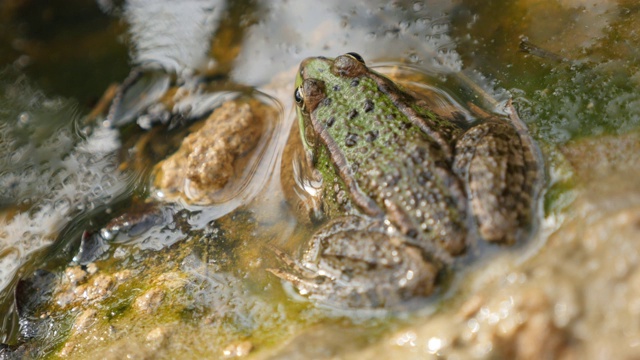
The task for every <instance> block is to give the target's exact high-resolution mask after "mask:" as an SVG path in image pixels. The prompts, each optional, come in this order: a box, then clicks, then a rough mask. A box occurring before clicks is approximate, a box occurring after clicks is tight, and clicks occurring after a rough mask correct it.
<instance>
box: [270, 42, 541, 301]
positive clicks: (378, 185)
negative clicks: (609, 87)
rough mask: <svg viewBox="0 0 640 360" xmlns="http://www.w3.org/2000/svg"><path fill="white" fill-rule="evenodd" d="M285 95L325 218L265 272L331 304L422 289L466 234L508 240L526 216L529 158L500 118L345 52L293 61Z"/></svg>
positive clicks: (527, 145)
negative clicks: (434, 94) (454, 108)
mask: <svg viewBox="0 0 640 360" xmlns="http://www.w3.org/2000/svg"><path fill="white" fill-rule="evenodd" d="M294 99H295V102H296V104H297V113H298V120H299V121H298V125H299V128H300V136H301V140H302V143H303V144H304V149H305V154H306V161H307V162H308V166H309V167H310V168H312V169H314V171H313V173H314V175H313V177H315V178H316V179H314V180H315V183H317V184H319V185H318V191H317V193H318V195H317V198H318V201H316V203H317V204H319V205H318V209H315V212H316V213H320V214H321V215H322V216H321V217H322V218H323V219H326V222H324V225H323V226H321V227H320V229H319V230H318V231H317V232H316V233H315V234H314V235H313V236H312V237H311V239H310V240H309V242H308V244H307V248H306V250H305V251H304V252H303V255H302V258H301V259H299V260H293V259H291V258H289V257H288V256H287V255H285V254H284V253H282V252H281V251H278V250H276V252H277V253H278V255H279V257H280V258H281V259H282V260H283V261H284V262H285V263H286V266H285V267H286V269H272V270H270V271H271V272H273V273H274V274H276V275H277V276H279V277H280V278H282V279H285V280H286V281H288V282H290V283H291V284H293V286H294V287H295V288H296V289H297V290H298V292H299V293H300V294H302V295H306V296H309V297H310V298H312V299H315V300H317V301H319V302H321V303H324V304H327V305H330V306H337V307H341V308H383V307H392V306H395V305H397V304H399V303H403V302H405V301H407V300H409V299H412V298H415V297H420V296H428V295H430V294H431V293H432V292H433V291H434V289H435V288H436V287H437V279H438V274H439V272H441V271H442V269H443V268H444V267H445V266H446V265H447V264H449V263H451V261H452V259H454V258H455V257H457V256H460V255H462V254H464V253H465V250H466V249H467V247H468V245H469V244H470V242H471V240H472V239H475V238H478V237H481V238H482V239H484V240H485V241H488V242H491V243H499V244H512V243H514V242H515V241H516V239H517V238H519V237H520V236H521V234H522V232H523V231H524V230H525V229H526V227H527V225H528V224H529V223H530V221H531V214H532V207H533V202H534V201H533V200H534V195H535V194H534V193H535V182H536V180H537V179H538V178H539V176H538V175H539V174H538V173H539V170H538V169H539V166H538V162H537V157H536V156H534V149H532V146H531V144H532V141H531V139H530V138H529V135H528V134H527V133H526V130H524V131H522V130H518V128H517V127H516V126H514V124H513V123H512V122H510V121H507V120H505V119H502V118H500V117H498V116H495V115H487V114H484V118H483V119H480V120H477V121H474V122H473V123H469V122H468V121H466V119H464V118H462V119H461V116H459V114H456V113H451V116H446V115H443V114H442V112H437V111H436V110H434V109H433V108H432V107H431V106H430V102H429V101H428V100H427V99H421V98H420V97H419V96H418V95H417V94H415V93H413V92H411V91H409V90H408V89H404V88H402V87H401V86H400V85H398V84H396V83H394V82H393V81H392V80H390V79H389V78H387V77H385V76H383V75H381V74H379V73H377V72H375V71H373V70H371V69H369V68H368V67H367V65H366V64H365V61H364V60H363V59H362V57H361V56H360V55H358V54H356V53H347V54H345V55H342V56H338V57H337V58H335V59H329V58H325V57H316V58H308V59H306V60H304V61H303V62H302V64H301V65H300V70H299V73H298V76H297V79H296V90H295V93H294ZM474 236H475V237H474Z"/></svg>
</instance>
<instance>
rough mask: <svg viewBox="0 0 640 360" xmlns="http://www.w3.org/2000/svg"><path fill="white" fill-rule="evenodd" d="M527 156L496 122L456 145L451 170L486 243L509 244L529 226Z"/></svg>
mask: <svg viewBox="0 0 640 360" xmlns="http://www.w3.org/2000/svg"><path fill="white" fill-rule="evenodd" d="M525 135H526V134H525ZM525 135H523V136H525ZM526 136H528V135H526ZM530 150H531V149H529V145H528V143H527V140H526V139H523V138H522V137H521V135H520V134H519V132H518V131H517V130H516V129H515V128H514V127H513V126H512V125H511V124H510V123H508V122H506V121H502V120H500V119H497V118H493V119H489V120H487V121H485V122H483V123H480V124H478V125H476V126H474V127H472V128H470V129H469V130H467V131H466V132H465V133H464V134H463V135H462V137H461V138H460V139H459V140H458V142H457V144H456V147H455V157H454V163H453V169H454V171H455V172H456V174H458V176H460V178H461V179H463V182H464V183H465V184H466V187H467V193H468V196H469V199H470V203H471V211H472V212H473V215H474V217H475V219H476V222H477V225H478V231H479V232H480V235H481V236H482V237H483V238H484V239H485V240H487V241H490V242H496V243H506V244H511V243H513V242H515V241H516V238H517V237H518V230H519V229H521V228H522V227H523V226H525V225H527V224H528V223H529V222H530V220H531V212H532V209H531V206H532V201H533V200H532V198H533V196H534V188H533V183H532V181H533V180H532V179H531V174H530V171H531V158H532V155H531V151H530ZM534 175H535V174H534ZM534 177H535V176H534Z"/></svg>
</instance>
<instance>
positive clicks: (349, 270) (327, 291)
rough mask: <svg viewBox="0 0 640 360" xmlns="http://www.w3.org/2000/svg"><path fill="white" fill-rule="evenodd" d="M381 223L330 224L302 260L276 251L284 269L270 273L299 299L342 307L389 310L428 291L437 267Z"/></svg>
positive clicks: (338, 221) (348, 221)
mask: <svg viewBox="0 0 640 360" xmlns="http://www.w3.org/2000/svg"><path fill="white" fill-rule="evenodd" d="M402 236H403V235H401V234H387V232H386V231H385V227H384V226H383V224H382V222H380V221H373V220H367V219H363V218H360V217H356V216H349V217H343V218H338V219H335V220H333V221H331V222H329V223H328V224H327V225H326V226H324V227H323V228H321V229H320V230H319V231H318V232H316V234H314V236H313V237H312V238H311V240H310V242H309V245H308V247H307V249H306V251H305V252H304V255H303V258H302V260H301V261H295V260H292V259H290V258H289V257H288V256H287V255H285V254H283V253H282V252H280V251H277V253H278V255H279V257H280V258H281V260H283V262H284V263H285V265H286V268H288V269H286V270H285V269H270V270H269V271H271V272H272V273H273V274H275V275H276V276H278V277H280V278H281V279H283V280H286V281H288V282H290V283H291V284H293V286H294V287H296V288H297V290H298V291H299V292H300V293H301V294H302V295H307V296H308V297H309V298H310V299H313V300H317V301H319V302H322V303H325V304H327V305H331V306H335V307H342V308H344V307H347V308H381V307H391V306H394V305H397V304H399V303H401V302H403V301H406V300H408V299H411V298H413V297H416V296H426V295H429V294H431V293H432V292H433V289H434V283H435V280H436V276H437V273H438V268H437V267H436V266H435V265H434V264H433V263H431V262H429V261H428V260H425V258H424V256H423V254H422V251H420V249H418V248H416V247H413V246H411V245H407V244H406V241H405V240H406V239H404V238H402Z"/></svg>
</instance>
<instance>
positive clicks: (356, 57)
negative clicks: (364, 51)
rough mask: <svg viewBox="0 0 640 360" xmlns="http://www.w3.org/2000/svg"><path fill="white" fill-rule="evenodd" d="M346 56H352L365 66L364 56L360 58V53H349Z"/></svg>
mask: <svg viewBox="0 0 640 360" xmlns="http://www.w3.org/2000/svg"><path fill="white" fill-rule="evenodd" d="M345 55H347V56H351V57H352V58H354V59H356V60H358V61H359V62H361V63H363V64H364V59H363V58H362V56H360V54H358V53H355V52H349V53H346V54H345Z"/></svg>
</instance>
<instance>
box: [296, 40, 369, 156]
mask: <svg viewBox="0 0 640 360" xmlns="http://www.w3.org/2000/svg"><path fill="white" fill-rule="evenodd" d="M368 71H369V69H368V68H367V66H366V65H365V62H364V59H362V56H360V55H358V54H357V53H354V52H350V53H347V54H344V55H340V56H338V57H337V58H335V59H329V58H326V57H323V56H319V57H312V58H307V59H305V60H304V61H302V63H301V64H300V70H299V71H298V75H297V77H296V84H295V85H296V89H295V92H294V95H293V98H294V100H295V102H296V105H297V113H298V122H299V127H300V135H301V138H302V140H303V143H304V145H305V148H307V149H312V148H313V146H314V144H315V134H316V133H317V132H318V131H319V128H318V126H320V125H319V124H318V123H317V122H316V120H317V119H316V117H315V112H316V109H317V108H318V107H321V106H326V107H329V106H331V105H332V103H333V100H334V98H336V97H337V96H339V95H338V94H339V93H341V90H342V89H348V88H349V84H350V83H351V82H352V81H353V79H354V78H358V77H360V76H362V75H363V74H365V73H367V72H368ZM342 94H344V92H342ZM339 102H340V103H343V102H342V101H339ZM329 126H330V125H329Z"/></svg>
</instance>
